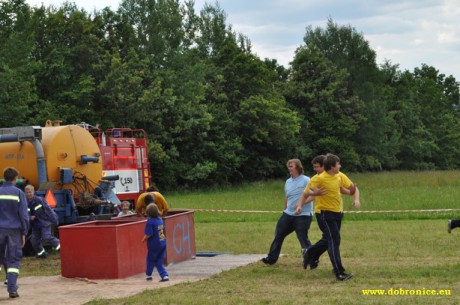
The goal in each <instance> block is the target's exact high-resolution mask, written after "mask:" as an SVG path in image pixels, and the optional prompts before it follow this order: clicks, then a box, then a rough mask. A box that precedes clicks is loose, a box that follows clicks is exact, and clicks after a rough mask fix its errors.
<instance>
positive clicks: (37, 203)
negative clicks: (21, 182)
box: [24, 184, 61, 258]
mask: <svg viewBox="0 0 460 305" xmlns="http://www.w3.org/2000/svg"><path fill="white" fill-rule="evenodd" d="M24 191H25V194H26V198H27V205H28V208H29V212H30V214H29V215H30V221H31V226H32V238H31V240H30V241H31V243H32V247H33V248H34V250H35V252H36V253H37V258H47V257H48V252H46V251H45V248H43V244H42V242H44V243H46V244H48V245H50V246H52V247H54V249H55V250H56V251H59V250H60V248H61V244H60V243H59V239H57V238H56V237H54V236H53V235H51V227H52V226H56V225H57V224H58V216H57V215H56V213H55V212H54V211H53V210H52V209H51V208H50V206H49V205H48V203H47V202H46V200H45V198H43V197H39V196H35V189H34V187H33V185H30V184H29V185H27V186H26V187H25V188H24Z"/></svg>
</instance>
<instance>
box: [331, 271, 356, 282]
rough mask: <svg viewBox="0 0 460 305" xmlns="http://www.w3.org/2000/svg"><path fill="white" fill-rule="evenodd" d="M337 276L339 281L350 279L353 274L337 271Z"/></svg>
mask: <svg viewBox="0 0 460 305" xmlns="http://www.w3.org/2000/svg"><path fill="white" fill-rule="evenodd" d="M335 277H336V278H337V280H339V281H346V280H348V279H351V278H352V277H353V274H351V273H345V272H342V273H337V274H336V275H335Z"/></svg>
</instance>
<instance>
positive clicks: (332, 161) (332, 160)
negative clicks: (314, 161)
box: [324, 154, 340, 171]
mask: <svg viewBox="0 0 460 305" xmlns="http://www.w3.org/2000/svg"><path fill="white" fill-rule="evenodd" d="M337 162H340V158H339V157H337V156H336V155H333V154H327V155H326V159H325V160H324V169H325V170H326V171H328V170H330V169H331V168H333V167H334V166H335V165H336V164H337Z"/></svg>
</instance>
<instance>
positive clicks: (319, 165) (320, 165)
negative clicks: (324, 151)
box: [311, 155, 326, 174]
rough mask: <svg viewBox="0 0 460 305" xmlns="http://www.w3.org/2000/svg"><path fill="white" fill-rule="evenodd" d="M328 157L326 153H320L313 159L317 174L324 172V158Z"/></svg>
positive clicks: (312, 162)
mask: <svg viewBox="0 0 460 305" xmlns="http://www.w3.org/2000/svg"><path fill="white" fill-rule="evenodd" d="M325 158H326V156H325V155H318V156H316V157H314V158H313V160H311V164H312V165H313V170H314V171H315V172H316V173H317V174H321V173H322V172H324V159H325Z"/></svg>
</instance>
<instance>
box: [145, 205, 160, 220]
mask: <svg viewBox="0 0 460 305" xmlns="http://www.w3.org/2000/svg"><path fill="white" fill-rule="evenodd" d="M145 214H146V215H147V216H148V217H151V218H155V217H158V216H159V215H160V212H159V211H158V207H157V205H156V204H155V203H151V204H149V205H148V206H147V208H146V209H145Z"/></svg>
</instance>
